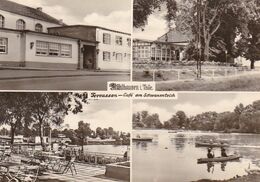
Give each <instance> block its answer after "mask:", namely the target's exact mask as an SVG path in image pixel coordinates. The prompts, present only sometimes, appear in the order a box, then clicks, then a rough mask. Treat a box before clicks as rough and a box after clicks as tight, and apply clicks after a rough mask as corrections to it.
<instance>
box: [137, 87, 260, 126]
mask: <svg viewBox="0 0 260 182" xmlns="http://www.w3.org/2000/svg"><path fill="white" fill-rule="evenodd" d="M256 100H260V93H220V92H219V93H213V92H211V93H179V94H178V99H177V100H135V101H134V102H133V112H134V113H136V112H138V111H143V110H147V111H148V112H149V113H151V114H152V113H158V114H159V116H160V120H161V122H164V121H167V120H168V119H170V118H171V116H172V115H173V114H175V113H176V112H177V111H179V110H182V111H184V112H185V113H186V115H188V116H194V115H196V114H200V113H202V112H207V111H216V112H225V111H233V110H234V108H235V106H237V105H238V104H240V103H242V104H244V106H245V105H248V104H251V103H253V102H254V101H256Z"/></svg>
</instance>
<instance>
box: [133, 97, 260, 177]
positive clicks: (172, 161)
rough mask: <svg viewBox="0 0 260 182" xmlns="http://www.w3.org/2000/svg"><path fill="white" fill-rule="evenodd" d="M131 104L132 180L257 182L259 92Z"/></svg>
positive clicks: (259, 164) (259, 174) (258, 168)
mask: <svg viewBox="0 0 260 182" xmlns="http://www.w3.org/2000/svg"><path fill="white" fill-rule="evenodd" d="M178 97H179V98H178V99H177V100H160V99H156V100H134V101H133V132H132V142H133V143H132V181H134V182H151V181H154V182H170V181H174V182H191V181H193V182H211V181H212V182H213V181H214V182H224V181H225V182H231V181H232V182H256V181H259V180H260V173H259V171H260V163H259V161H260V160H259V159H260V135H259V134H260V125H259V123H260V117H259V114H260V107H259V106H260V94H259V93H179V95H178Z"/></svg>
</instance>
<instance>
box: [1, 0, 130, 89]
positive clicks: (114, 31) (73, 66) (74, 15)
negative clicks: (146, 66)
mask: <svg viewBox="0 0 260 182" xmlns="http://www.w3.org/2000/svg"><path fill="white" fill-rule="evenodd" d="M131 9H132V5H131V0H123V1H122V0H106V1H104V0H74V1H73V3H72V1H71V0H61V1H58V0H0V89H1V90H106V88H107V82H108V81H130V68H131V64H130V63H131V41H132V40H131V32H132V22H131V15H132V13H131Z"/></svg>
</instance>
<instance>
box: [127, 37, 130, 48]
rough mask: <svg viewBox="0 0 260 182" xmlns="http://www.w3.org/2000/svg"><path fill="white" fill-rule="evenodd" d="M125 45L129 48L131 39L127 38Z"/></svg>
mask: <svg viewBox="0 0 260 182" xmlns="http://www.w3.org/2000/svg"><path fill="white" fill-rule="evenodd" d="M127 45H128V46H129V47H130V46H131V39H130V38H127Z"/></svg>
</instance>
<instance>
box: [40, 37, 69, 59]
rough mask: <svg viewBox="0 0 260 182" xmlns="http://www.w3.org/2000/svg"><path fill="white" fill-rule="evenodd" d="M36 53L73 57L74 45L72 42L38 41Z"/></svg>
mask: <svg viewBox="0 0 260 182" xmlns="http://www.w3.org/2000/svg"><path fill="white" fill-rule="evenodd" d="M36 55H38V56H55V57H71V56H72V46H71V45H70V44H60V43H53V42H44V41H36Z"/></svg>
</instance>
